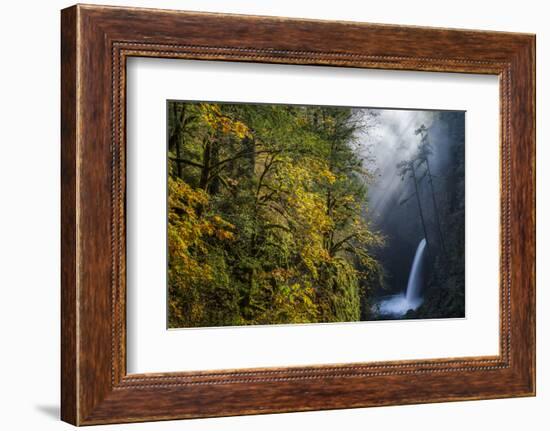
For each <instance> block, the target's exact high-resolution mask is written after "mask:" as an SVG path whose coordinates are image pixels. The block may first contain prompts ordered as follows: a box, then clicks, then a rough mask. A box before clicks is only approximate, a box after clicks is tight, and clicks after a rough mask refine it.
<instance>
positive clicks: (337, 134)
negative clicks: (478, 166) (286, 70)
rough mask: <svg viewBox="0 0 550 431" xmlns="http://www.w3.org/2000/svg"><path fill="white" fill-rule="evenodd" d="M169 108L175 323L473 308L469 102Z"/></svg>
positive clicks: (414, 314) (338, 318)
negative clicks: (465, 105)
mask: <svg viewBox="0 0 550 431" xmlns="http://www.w3.org/2000/svg"><path fill="white" fill-rule="evenodd" d="M166 109H167V112H166V118H167V190H168V191H167V201H168V202H167V219H168V220H167V249H168V262H167V280H168V281H167V301H168V304H167V310H168V313H167V314H168V319H167V320H168V322H167V325H168V328H199V327H223V326H247V325H273V324H276V325H282V324H285V325H286V324H313V323H337V322H361V321H380V320H396V319H400V320H404V319H446V318H464V317H465V261H464V255H465V121H466V120H465V117H466V113H465V112H464V111H449V110H435V109H424V108H423V109H411V108H406V109H405V108H395V107H345V106H309V105H287V104H255V103H227V102H223V103H221V102H210V101H178V100H169V101H167V104H166Z"/></svg>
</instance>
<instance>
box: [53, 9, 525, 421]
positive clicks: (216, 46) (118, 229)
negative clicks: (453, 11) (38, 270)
mask: <svg viewBox="0 0 550 431" xmlns="http://www.w3.org/2000/svg"><path fill="white" fill-rule="evenodd" d="M61 30H62V31H61V50H62V56H61V58H62V61H61V71H62V93H61V107H62V115H61V121H62V135H61V136H62V147H61V169H62V180H61V189H62V202H61V205H62V216H61V225H62V247H61V253H62V295H61V305H62V325H61V339H62V345H61V353H62V363H61V365H62V372H61V376H62V377H61V388H62V390H61V417H62V419H63V420H65V421H67V422H70V423H72V424H75V425H88V424H101V423H113V422H135V421H147V420H162V419H177V418H191V417H208V416H229V415H240V414H255V413H272V412H288V411H306V410H320V409H339V408H351V407H366V406H382V405H389V404H412V403H425V402H441V401H451V400H473V399H481V398H502V397H512V396H531V395H534V394H535V36H534V35H528V34H512V33H497V32H486V31H465V30H448V29H436V28H422V27H401V26H389V25H375V24H360V23H352V22H329V21H311V20H295V19H284V18H271V17H253V16H240V15H219V14H206V13H195V12H192V13H189V12H177V11H166V10H152V9H151V10H147V9H132V8H118V7H102V6H81V5H78V6H73V7H71V8H68V9H65V10H63V11H62V26H61ZM129 56H146V57H165V58H187V59H200V60H224V61H242V62H263V63H287V64H305V65H331V66H345V67H358V68H377V69H405V70H419V71H442V72H462V73H482V74H494V75H498V76H499V77H500V106H501V115H500V117H501V135H500V136H501V220H500V225H501V267H500V274H501V282H500V289H501V295H500V297H501V301H500V304H501V307H500V316H501V328H500V337H501V341H500V354H499V355H498V356H495V357H465V358H442V359H437V360H422V361H405V362H381V363H364V364H340V365H327V366H304V367H294V368H269V369H246V370H228V371H222V372H220V371H208V370H206V371H204V372H181V373H161V374H142V375H127V373H126V366H125V334H126V331H125V287H126V286H125V230H124V229H125V222H124V221H125V205H124V202H125V91H126V90H125V64H126V59H127V58H128V57H129Z"/></svg>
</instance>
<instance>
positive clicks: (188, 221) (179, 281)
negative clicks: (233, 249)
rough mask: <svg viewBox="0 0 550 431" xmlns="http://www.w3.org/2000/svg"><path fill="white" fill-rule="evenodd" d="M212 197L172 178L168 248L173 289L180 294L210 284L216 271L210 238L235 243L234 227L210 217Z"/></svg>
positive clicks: (169, 201) (169, 190)
mask: <svg viewBox="0 0 550 431" xmlns="http://www.w3.org/2000/svg"><path fill="white" fill-rule="evenodd" d="M208 204H209V199H208V195H207V194H206V193H205V192H204V191H203V190H199V189H193V188H192V187H191V186H189V185H188V184H187V183H185V182H183V181H181V180H180V179H179V178H173V177H169V178H168V221H169V223H168V247H169V256H170V274H169V276H170V279H171V281H170V282H171V285H173V286H177V287H178V289H179V290H184V291H185V290H189V289H193V286H196V285H203V284H205V283H209V282H211V281H212V278H213V270H214V268H212V267H211V265H210V264H209V263H208V260H207V257H208V254H209V245H208V243H207V242H206V240H207V238H212V237H214V238H217V239H218V240H220V241H228V240H232V239H234V233H233V232H232V230H233V229H234V228H235V227H234V226H233V225H232V224H231V223H228V222H227V221H225V220H223V219H222V218H221V217H220V216H218V215H214V216H210V215H208V212H207V210H208Z"/></svg>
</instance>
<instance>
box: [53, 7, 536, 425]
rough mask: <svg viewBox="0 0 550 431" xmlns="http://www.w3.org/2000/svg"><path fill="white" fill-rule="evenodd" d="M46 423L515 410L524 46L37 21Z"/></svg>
mask: <svg viewBox="0 0 550 431" xmlns="http://www.w3.org/2000/svg"><path fill="white" fill-rule="evenodd" d="M61 30H62V34H61V43H62V67H61V69H62V95H61V101H62V103H61V106H62V154H61V159H62V328H61V329H62V346H61V349H62V382H61V383H62V400H61V406H62V409H61V414H62V419H63V420H65V421H67V422H69V423H72V424H75V425H92V424H104V423H117V422H137V421H149V420H166V419H179V418H195V417H212V416H228V415H240V414H256V413H274V412H288V411H307V410H321V409H339V408H352V407H368V406H382V405H394V404H412V403H427V402H441V401H452V400H474V399H490V398H502V397H514V396H532V395H534V394H535V134H534V130H535V111H534V100H535V77H534V70H535V37H534V36H533V35H528V34H512V33H500V32H485V31H470V30H449V29H435V28H423V27H403V26H389V25H377V24H365V23H351V22H329V21H313V20H297V19H286V18H274V17H253V16H240V15H220V14H210V13H196V12H179V11H166V10H152V9H133V8H119V7H104V6H92V5H87V6H82V5H77V6H73V7H71V8H68V9H65V10H63V11H62V29H61Z"/></svg>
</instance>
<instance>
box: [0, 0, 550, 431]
mask: <svg viewBox="0 0 550 431" xmlns="http://www.w3.org/2000/svg"><path fill="white" fill-rule="evenodd" d="M102 3H104V4H118V5H131V6H144V7H162V8H171V9H187V10H203V11H217V12H232V13H247V14H258V15H280V16H292V17H307V18H320V19H337V20H355V21H368V22H379V23H391V24H412V25H428V26H438V27H456V28H477V29H487V30H505V31H520V32H532V33H537V57H538V58H537V76H538V79H537V92H538V97H537V117H538V119H539V121H538V125H537V141H538V173H537V177H538V178H537V181H538V205H537V212H538V215H537V217H538V222H539V223H538V225H539V226H538V241H537V243H538V246H537V248H538V264H539V265H538V266H539V267H538V277H537V278H538V289H537V290H538V294H537V295H538V297H537V301H538V306H537V311H538V319H537V325H538V331H537V332H538V347H537V354H538V378H537V383H538V396H537V397H536V398H524V399H509V400H495V401H476V402H460V403H445V404H432V405H418V406H406V407H384V408H371V409H356V410H340V411H328V412H310V413H293V414H284V415H267V416H249V417H238V418H221V419H206V420H194V421H184V422H182V421H175V422H163V423H155V424H134V425H122V426H117V427H114V426H106V427H99V428H96V429H103V428H104V429H118V430H122V429H135V430H142V429H143V430H172V429H178V430H260V429H261V430H279V429H316V430H334V429H342V430H343V429H346V430H347V429H366V428H367V427H368V428H370V429H374V430H378V429H383V430H394V429H406V430H422V431H429V430H441V429H444V430H448V431H452V430H460V431H464V430H468V429H477V428H482V427H487V428H489V429H498V430H502V431H504V430H516V429H529V430H543V429H548V426H549V425H550V413H549V410H550V408H549V406H550V372H549V369H550V365H548V362H549V360H550V352H549V349H550V347H549V346H550V342H549V341H548V338H549V334H550V329H548V328H549V325H550V319H549V318H548V314H546V315H545V312H546V313H548V312H549V311H548V310H550V296H549V295H548V294H546V293H545V292H544V290H545V289H544V287H545V285H547V284H548V283H549V281H550V280H549V277H550V272H549V270H548V269H547V267H548V265H546V268H545V265H544V264H545V261H548V259H549V258H550V255H549V253H550V249H549V245H550V231H549V229H548V227H547V225H546V224H545V223H544V220H545V219H548V217H550V213H549V212H550V202H549V201H550V194H549V193H548V192H547V191H545V190H546V189H545V187H547V186H548V185H550V170H548V169H546V170H545V169H544V168H545V166H548V164H549V163H550V151H549V149H548V147H547V146H545V145H544V143H545V142H546V141H547V140H548V138H549V136H548V135H549V133H550V126H548V122H547V121H545V119H547V118H548V117H549V116H550V100H549V99H548V97H550V93H549V84H550V78H549V76H550V70H549V69H550V68H549V59H548V55H549V54H548V53H549V52H550V27H548V18H550V13H549V12H548V11H546V10H545V3H546V2H544V1H540V0H539V1H537V0H523V1H520V2H518V1H514V2H511V1H504V0H500V1H486V2H482V1H479V0H473V1H472V0H462V1H460V2H458V1H455V2H443V1H441V0H439V1H427V0H426V1H423V0H417V1H410V0H409V1H407V0H403V1H390V0H387V1H358V0H338V1H320V0H317V1H304V0H303V1H299V0H256V1H245V0H240V1H239V0H225V1H224V0H180V1H176V0H172V1H169V0H159V1H154V0H130V1H123V0H119V1H116V2H110V1H106V0H105V1H102ZM70 4H71V3H70V2H67V1H60V0H48V1H10V2H3V4H2V11H1V13H0V32H1V38H0V41H1V42H0V43H1V44H2V51H1V54H2V60H1V63H0V78H1V79H0V107H1V112H0V119H1V120H0V145H1V147H0V148H1V152H0V202H1V206H0V289H1V290H0V292H1V293H2V296H1V297H0V298H1V299H0V328H1V329H0V337H1V339H0V343H1V344H0V346H1V347H0V373H1V374H0V376H1V377H0V406H2V407H1V408H0V427H1V428H2V429H6V430H19V429H22V430H23V429H24V430H34V429H36V430H41V431H43V430H44V431H46V430H62V429H69V428H70V426H69V425H66V424H63V423H61V422H59V421H58V419H57V417H58V410H59V402H58V399H59V266H60V262H59V231H60V229H59V218H60V211H59V109H60V106H59V88H60V83H59V81H60V80H59V10H60V9H61V8H63V7H66V6H69V5H70Z"/></svg>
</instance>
